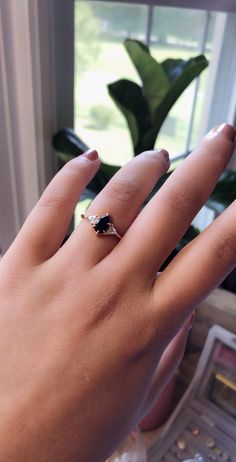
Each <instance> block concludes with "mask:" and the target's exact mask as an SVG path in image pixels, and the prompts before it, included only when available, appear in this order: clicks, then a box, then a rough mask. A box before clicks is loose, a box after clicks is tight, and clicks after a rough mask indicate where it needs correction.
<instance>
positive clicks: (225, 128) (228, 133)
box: [216, 124, 236, 142]
mask: <svg viewBox="0 0 236 462" xmlns="http://www.w3.org/2000/svg"><path fill="white" fill-rule="evenodd" d="M216 132H217V133H221V134H222V135H224V136H225V137H226V138H227V139H228V140H229V141H232V142H234V141H235V139H236V130H235V128H234V127H233V126H232V125H229V124H221V125H220V126H219V127H218V128H217V129H216Z"/></svg>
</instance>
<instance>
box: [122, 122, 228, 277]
mask: <svg viewBox="0 0 236 462" xmlns="http://www.w3.org/2000/svg"><path fill="white" fill-rule="evenodd" d="M235 137H236V130H235V129H234V128H233V127H232V126H231V125H227V124H224V125H222V126H220V127H219V128H216V129H213V130H212V131H211V132H210V133H209V134H208V135H207V136H206V137H205V138H204V140H203V142H202V143H201V144H200V146H199V147H198V148H197V149H196V150H195V151H194V152H193V153H192V154H191V155H190V156H189V157H188V158H187V159H186V160H185V161H184V162H183V163H182V164H181V166H180V167H179V168H177V169H176V171H175V172H174V173H173V174H172V175H171V176H170V177H169V179H168V180H167V181H166V182H165V184H164V185H163V186H162V188H161V189H160V190H159V191H158V193H157V194H156V195H155V196H154V197H153V198H152V200H151V201H150V202H149V203H148V205H147V206H146V207H145V208H144V209H143V211H142V212H141V213H140V215H139V216H138V218H137V219H136V220H135V222H134V223H133V224H132V225H131V227H130V228H129V230H128V232H127V233H126V235H125V236H124V237H123V246H120V248H119V252H120V253H122V252H123V253H124V254H123V258H124V259H125V261H126V262H129V261H130V262H131V264H132V268H133V267H134V264H135V265H137V266H138V267H140V266H141V267H142V268H143V271H142V275H146V276H147V277H148V278H150V277H152V276H154V275H155V274H156V273H157V271H158V270H159V269H160V267H161V265H162V263H163V262H164V261H165V259H166V258H167V256H168V255H169V254H170V253H171V251H172V250H173V249H174V248H175V246H176V245H177V243H178V242H179V240H180V239H181V237H182V236H183V234H184V233H185V231H186V230H187V228H188V226H189V225H190V223H191V222H192V220H193V218H194V217H195V215H196V214H197V213H198V211H199V210H200V209H201V207H202V206H203V205H204V203H205V202H206V200H207V198H208V197H209V195H210V194H211V192H212V190H213V189H214V187H215V185H216V182H217V180H218V178H219V176H220V175H221V173H222V171H223V170H224V168H225V167H226V165H227V163H228V162H229V160H230V158H231V155H232V153H233V150H234V147H235ZM117 251H118V249H117ZM120 256H121V255H120Z"/></svg>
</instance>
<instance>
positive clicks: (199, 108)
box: [190, 13, 216, 149]
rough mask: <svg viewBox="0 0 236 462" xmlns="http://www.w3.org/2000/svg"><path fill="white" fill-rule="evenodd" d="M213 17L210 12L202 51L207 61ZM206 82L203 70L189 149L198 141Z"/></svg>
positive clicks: (211, 42) (214, 14) (213, 14)
mask: <svg viewBox="0 0 236 462" xmlns="http://www.w3.org/2000/svg"><path fill="white" fill-rule="evenodd" d="M215 19H216V13H211V14H210V22H209V28H208V34H207V40H206V49H205V51H204V54H205V56H206V58H207V59H208V60H209V61H210V60H211V56H212V51H213V50H212V44H213V33H214V28H215ZM206 83H207V71H204V72H203V74H202V76H201V78H200V84H199V89H198V94H197V104H196V108H195V114H194V122H193V127H192V133H191V140H190V148H191V149H193V148H194V146H196V143H197V141H198V136H199V129H200V124H201V118H202V111H203V110H204V99H205V97H206V95H205V91H206Z"/></svg>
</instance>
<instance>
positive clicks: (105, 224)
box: [94, 215, 110, 234]
mask: <svg viewBox="0 0 236 462" xmlns="http://www.w3.org/2000/svg"><path fill="white" fill-rule="evenodd" d="M109 223H110V217H109V215H103V216H102V217H101V218H100V220H99V222H98V223H97V224H96V225H95V226H94V228H95V231H96V232H97V233H99V234H101V233H105V232H106V231H107V230H108V228H109Z"/></svg>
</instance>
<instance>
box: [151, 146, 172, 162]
mask: <svg viewBox="0 0 236 462" xmlns="http://www.w3.org/2000/svg"><path fill="white" fill-rule="evenodd" d="M148 152H150V153H151V155H153V156H156V155H157V154H158V155H162V156H163V157H164V159H165V160H166V162H167V163H168V164H169V163H170V157H169V153H168V152H167V151H166V150H165V149H155V150H153V151H148Z"/></svg>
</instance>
